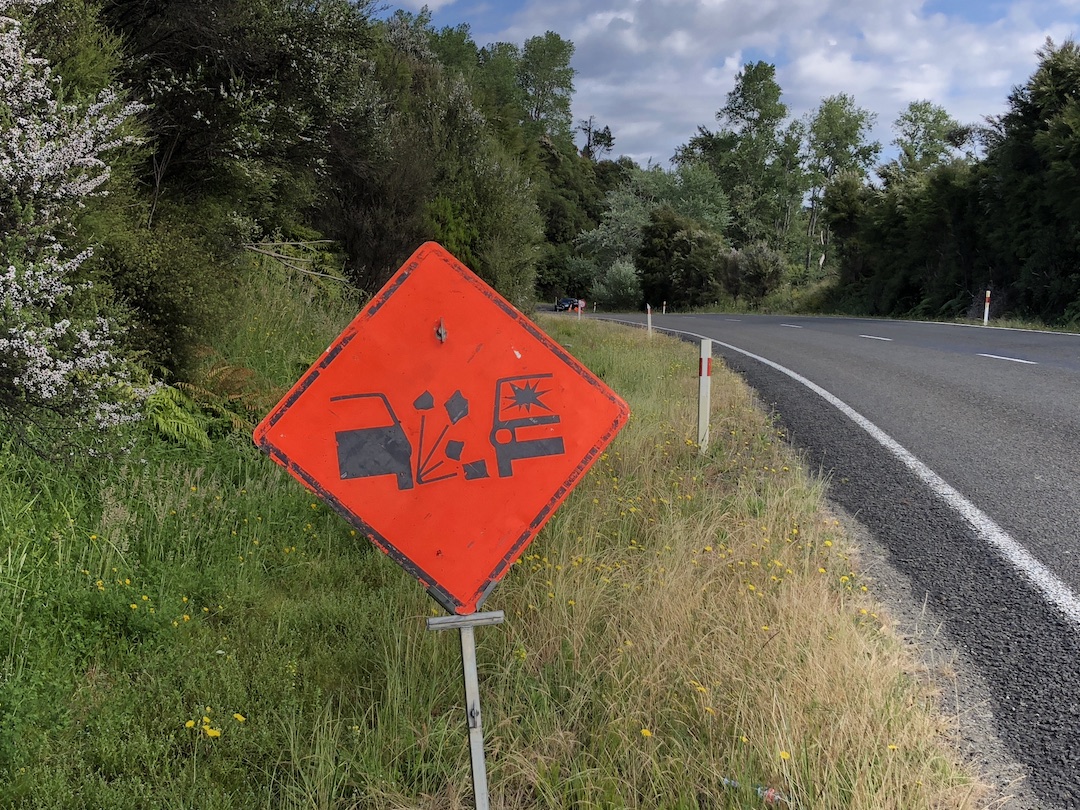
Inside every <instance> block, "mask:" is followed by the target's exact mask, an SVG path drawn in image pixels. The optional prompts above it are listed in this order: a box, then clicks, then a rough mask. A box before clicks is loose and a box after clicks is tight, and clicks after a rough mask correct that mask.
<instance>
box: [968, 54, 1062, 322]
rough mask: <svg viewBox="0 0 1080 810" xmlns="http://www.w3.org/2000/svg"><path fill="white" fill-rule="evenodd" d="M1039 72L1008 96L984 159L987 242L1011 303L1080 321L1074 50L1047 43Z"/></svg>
mask: <svg viewBox="0 0 1080 810" xmlns="http://www.w3.org/2000/svg"><path fill="white" fill-rule="evenodd" d="M1038 56H1039V66H1038V68H1037V69H1036V71H1035V73H1034V74H1032V76H1031V78H1030V79H1029V80H1028V81H1027V83H1026V84H1024V85H1023V86H1021V87H1017V88H1015V89H1014V90H1013V92H1012V93H1011V94H1010V96H1009V106H1008V110H1007V112H1006V113H1005V114H1004V115H1003V116H1002V117H1001V119H1000V121H998V122H997V123H998V131H997V133H996V137H995V139H994V142H993V143H992V144H991V147H990V148H989V150H988V152H987V156H986V163H987V167H988V169H989V178H988V182H987V183H986V185H985V191H984V205H986V206H987V208H988V209H989V214H990V215H989V217H988V218H987V219H988V223H987V224H988V236H989V240H990V242H991V244H992V245H993V247H994V250H995V252H996V254H997V256H998V259H999V267H1000V269H1001V271H1002V274H1003V275H1005V278H1006V279H1007V280H1008V281H1009V283H1010V284H1011V286H1012V289H1013V292H1014V296H1015V302H1014V303H1015V305H1016V306H1017V308H1018V309H1020V310H1021V311H1022V312H1024V313H1025V314H1029V315H1034V316H1036V317H1043V318H1048V319H1065V320H1072V321H1076V320H1078V319H1080V271H1078V270H1077V268H1078V267H1080V233H1078V232H1077V227H1076V222H1077V221H1078V220H1077V217H1078V215H1080V204H1077V200H1076V188H1077V187H1078V185H1080V45H1077V43H1076V42H1074V41H1073V40H1068V41H1066V42H1064V43H1062V44H1061V45H1055V44H1054V42H1053V41H1051V40H1047V42H1046V44H1045V45H1044V46H1043V47H1042V48H1041V49H1040V50H1039V51H1038Z"/></svg>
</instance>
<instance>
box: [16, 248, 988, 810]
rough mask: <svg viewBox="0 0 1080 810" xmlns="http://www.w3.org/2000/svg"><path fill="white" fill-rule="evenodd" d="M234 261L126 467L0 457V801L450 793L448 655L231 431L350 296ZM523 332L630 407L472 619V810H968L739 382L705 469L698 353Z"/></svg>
mask: <svg viewBox="0 0 1080 810" xmlns="http://www.w3.org/2000/svg"><path fill="white" fill-rule="evenodd" d="M240 275H241V276H242V285H243V286H242V290H241V292H242V295H240V296H238V299H237V300H238V302H239V303H238V306H237V309H236V310H235V312H234V315H235V317H234V318H233V319H232V320H231V321H230V326H229V327H228V328H225V329H223V330H221V332H220V334H218V335H217V336H215V337H214V339H213V341H212V342H211V343H210V344H208V346H207V348H206V349H205V351H204V354H203V360H202V365H201V366H200V373H199V376H198V379H199V384H198V385H192V386H191V387H188V388H186V389H185V390H186V391H187V393H184V394H183V395H182V397H180V396H177V397H174V398H173V401H172V402H171V403H170V404H169V405H168V406H162V407H161V408H160V409H159V411H158V412H156V415H152V417H151V418H150V419H149V420H147V421H145V422H143V423H141V424H140V425H139V426H138V427H137V428H136V431H137V432H136V434H135V436H134V437H133V441H134V448H133V450H132V452H131V453H130V454H129V455H128V456H126V457H124V458H123V459H122V460H120V461H106V460H96V459H93V458H85V459H71V460H69V461H68V462H66V463H64V464H57V463H55V462H54V461H47V460H44V459H42V458H40V457H39V456H37V455H36V454H34V453H32V452H29V451H28V450H26V449H25V448H23V447H22V446H20V445H18V444H16V443H12V442H8V443H6V444H5V445H4V446H3V447H2V448H0V473H2V474H0V537H2V541H0V542H2V544H3V545H2V551H0V561H2V567H0V571H2V577H3V582H4V587H3V594H4V599H3V601H2V602H0V627H2V628H3V632H2V637H3V638H5V639H7V641H6V644H5V648H4V649H3V650H2V652H0V667H2V673H3V677H2V679H0V804H3V805H4V806H7V807H26V808H58V809H59V808H64V809H65V810H68V809H69V808H73V807H87V808H90V807H94V808H97V807H108V808H132V809H133V810H134V808H145V807H162V808H168V807H177V808H179V807H200V808H243V807H252V808H255V807H268V806H269V807H298V808H299V807H304V808H308V807H321V808H392V807H400V808H406V807H409V808H416V807H427V808H459V807H468V806H470V804H469V802H470V801H471V799H470V795H471V788H470V777H469V765H468V753H467V745H466V730H465V725H464V717H463V709H462V687H461V673H460V658H459V655H460V653H459V647H458V644H457V639H456V638H455V637H454V634H452V633H431V632H427V631H426V630H425V625H424V619H425V617H426V616H428V615H433V614H434V613H436V612H437V610H436V608H435V606H434V603H433V602H432V601H431V600H430V599H429V598H428V597H427V596H425V595H424V594H423V591H422V589H421V588H420V587H418V586H417V584H416V583H415V582H414V581H413V580H411V579H410V578H409V577H408V576H407V575H406V574H405V573H404V572H402V571H401V570H400V569H398V568H397V566H396V565H394V564H393V563H392V562H391V561H390V560H389V559H388V558H386V557H384V556H383V555H382V554H381V553H379V552H378V551H376V550H374V549H373V547H372V546H371V545H370V544H369V543H368V542H367V541H366V540H364V539H363V538H358V537H356V536H355V533H354V532H353V531H352V530H351V529H350V527H349V526H348V524H346V523H345V522H344V521H343V520H341V519H340V518H339V517H338V516H336V515H335V514H332V513H331V512H329V511H328V510H327V509H326V508H325V507H323V505H322V504H321V503H319V502H318V501H316V500H315V499H313V498H312V497H311V496H310V495H309V494H308V493H307V492H306V491H305V490H304V489H303V488H302V487H300V486H299V485H298V484H297V483H296V482H295V481H294V480H293V479H292V478H290V477H289V476H288V475H287V474H285V473H284V472H283V471H282V470H280V469H279V468H278V467H277V466H276V465H274V464H273V463H272V462H270V461H269V460H268V459H267V458H265V457H264V456H263V455H261V454H260V453H259V452H257V451H256V449H255V448H254V447H253V445H252V444H251V441H250V437H249V432H248V431H249V428H250V421H251V419H252V418H254V417H255V416H256V415H258V414H259V413H260V412H262V411H264V410H265V408H266V407H268V405H269V404H270V403H271V402H272V401H274V398H275V397H276V396H278V395H279V394H280V393H281V392H282V391H283V390H284V389H285V388H286V387H287V386H288V385H289V384H290V383H291V382H292V381H293V380H294V379H295V378H296V376H297V375H298V374H299V372H300V371H301V370H302V369H303V368H304V367H305V366H306V365H307V364H308V363H310V362H311V361H313V360H314V359H315V358H316V357H317V356H318V355H319V353H320V352H321V351H322V349H323V348H325V346H326V345H327V344H328V342H329V340H330V339H331V338H332V337H333V336H334V335H335V334H336V332H337V331H338V330H339V329H340V328H341V327H342V326H343V325H344V324H345V323H346V322H347V321H348V320H349V319H350V318H351V317H352V315H353V314H354V313H355V309H356V302H355V301H353V300H350V299H349V297H348V296H345V295H343V294H342V289H343V288H342V285H339V284H336V283H334V282H329V281H326V280H322V279H317V278H312V277H310V276H306V275H301V274H299V273H297V272H296V271H295V270H293V269H289V268H286V267H285V266H283V265H281V264H280V263H278V262H275V261H273V260H270V259H265V260H263V261H261V262H260V263H253V264H252V265H250V266H249V267H248V268H247V269H246V270H245V271H244V272H243V273H242V274H240ZM542 325H543V326H544V327H545V328H546V329H548V330H549V331H550V333H551V334H552V335H553V336H554V337H555V338H556V339H557V340H559V341H560V342H562V343H563V344H564V345H566V346H567V347H569V349H570V351H571V352H573V353H574V354H575V355H576V356H577V357H579V358H580V359H581V360H582V361H583V362H585V363H586V364H587V365H588V366H590V367H591V368H592V369H593V370H594V371H596V372H597V373H598V374H600V375H601V376H602V377H603V378H604V379H605V380H606V381H607V382H608V383H609V384H611V385H613V386H614V387H615V388H616V389H617V390H618V391H619V392H620V393H621V394H622V395H623V396H624V397H626V399H627V400H628V401H629V403H630V405H631V408H632V411H633V417H632V419H631V422H630V424H629V425H628V426H627V427H626V428H625V429H624V430H623V432H622V433H621V434H620V436H619V437H618V439H617V440H616V442H615V443H614V444H612V445H611V447H610V448H609V450H608V452H607V453H606V454H605V455H604V456H603V457H602V458H601V459H600V460H599V461H598V463H597V464H596V466H595V467H594V468H593V470H592V471H591V472H590V473H589V475H588V476H587V478H586V479H585V480H584V481H583V483H582V484H581V485H580V486H579V487H578V489H576V490H575V491H574V493H572V495H571V497H570V499H569V500H568V502H567V503H566V505H565V506H564V507H563V508H562V509H561V510H560V511H559V512H558V513H557V514H556V515H555V517H554V518H553V519H552V521H551V522H550V523H549V525H548V526H547V527H546V528H545V530H544V532H543V533H542V535H541V536H540V537H539V538H538V539H537V540H536V541H535V542H534V543H533V544H532V545H531V546H530V547H529V548H528V549H527V551H526V553H525V555H524V556H523V557H522V558H521V560H520V562H519V563H518V564H517V565H516V566H514V567H513V569H512V570H511V571H510V573H509V574H508V576H507V577H506V579H505V580H504V581H503V582H502V583H501V584H500V586H499V587H498V588H497V589H496V590H495V592H494V594H493V596H492V598H491V599H490V600H489V602H488V605H487V607H489V608H492V609H502V610H504V611H506V614H507V621H506V623H505V624H503V625H501V626H498V627H490V628H482V629H481V630H479V631H478V633H477V638H478V644H479V660H480V670H481V690H482V700H483V703H484V710H485V731H486V735H487V751H488V765H489V776H490V782H491V785H492V791H493V800H494V806H497V807H505V808H514V807H521V808H533V807H548V808H565V807H612V808H616V807H626V808H655V807H668V808H674V807H684V808H736V807H747V806H757V805H758V804H760V803H761V800H760V799H759V798H758V797H757V795H756V794H755V792H754V786H756V785H761V786H765V787H771V788H775V789H776V790H778V791H779V792H780V793H782V794H783V795H785V796H787V797H789V798H790V800H791V806H798V807H814V808H867V810H870V809H871V808H873V809H874V810H879V809H880V808H898V809H899V808H913V807H935V808H939V807H955V808H962V807H977V806H979V805H978V803H977V796H978V786H977V783H976V781H975V780H974V779H973V777H972V775H971V773H970V772H969V771H968V770H967V769H966V768H965V766H964V764H963V763H960V762H958V761H957V759H956V757H955V755H954V754H953V753H952V752H951V749H950V745H949V736H948V730H949V724H948V721H947V719H945V718H942V717H941V716H939V714H938V713H937V709H936V704H935V700H934V696H933V692H932V689H931V687H930V684H929V682H928V680H927V678H926V677H925V676H924V675H923V674H920V669H919V666H918V665H917V663H916V662H915V661H914V659H913V658H912V657H911V654H910V652H909V651H907V650H906V649H905V648H904V647H903V646H902V645H901V644H900V643H898V641H897V640H896V639H895V638H894V637H893V636H892V635H891V633H890V631H889V626H888V619H887V617H886V616H884V615H881V614H880V613H879V612H878V610H877V608H876V607H875V604H874V601H873V594H872V593H868V592H867V590H866V588H865V586H864V585H863V583H862V581H861V580H860V577H859V574H858V567H857V564H856V563H855V562H853V561H852V560H851V559H850V557H849V551H848V548H847V544H846V542H845V540H844V538H843V536H842V535H841V534H840V532H839V529H838V527H837V525H836V522H835V521H834V520H832V519H831V518H830V516H829V515H828V513H827V512H826V511H824V510H823V505H822V489H821V485H820V484H819V483H817V482H815V481H813V480H811V478H810V477H809V476H808V475H807V473H806V472H805V470H803V469H802V468H801V467H800V465H799V463H798V461H797V459H795V458H794V457H793V456H792V453H791V451H790V450H789V449H788V447H787V446H786V445H785V443H784V441H783V436H781V435H779V434H778V433H777V431H776V429H775V428H774V427H773V426H772V424H771V423H770V421H769V420H768V419H767V418H766V417H765V416H763V415H762V414H761V413H760V412H759V411H757V410H756V409H755V408H754V402H753V400H752V397H751V395H750V394H749V392H748V391H747V389H745V388H744V387H743V386H742V385H741V383H740V382H738V381H737V379H736V378H735V377H734V376H732V375H729V374H725V373H719V374H717V375H716V376H715V377H714V394H713V418H712V433H713V437H714V438H713V442H712V445H711V447H710V449H709V452H708V453H707V454H706V455H705V456H704V457H702V456H701V455H700V454H699V453H698V449H697V448H696V447H695V446H694V445H693V438H692V437H693V436H694V435H695V426H694V419H695V418H696V404H695V402H694V399H693V398H694V396H695V392H696V374H695V370H696V354H695V352H694V350H693V348H692V347H689V346H687V345H685V344H680V343H678V342H675V341H672V340H669V339H667V338H663V337H660V336H655V337H653V338H652V339H651V340H650V339H649V338H648V337H647V336H646V335H645V334H644V333H643V332H640V331H633V330H625V329H621V328H619V327H615V326H611V325H605V324H598V323H593V322H589V321H578V320H577V319H572V318H567V317H548V318H546V319H544V320H543V321H542ZM185 420H186V421H187V422H188V423H189V427H188V429H178V427H177V425H178V424H179V423H180V422H183V421H185ZM167 437H171V438H167ZM725 779H734V780H736V781H738V782H739V783H740V784H741V785H743V786H744V787H742V788H738V789H736V788H733V787H730V786H728V783H726V782H725V781H724V780H725Z"/></svg>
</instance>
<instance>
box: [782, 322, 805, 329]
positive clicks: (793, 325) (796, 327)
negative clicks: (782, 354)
mask: <svg viewBox="0 0 1080 810" xmlns="http://www.w3.org/2000/svg"><path fill="white" fill-rule="evenodd" d="M780 325H781V326H783V327H786V328H788V329H802V327H801V326H796V325H795V324H793V323H782V324H780Z"/></svg>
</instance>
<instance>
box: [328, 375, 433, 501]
mask: <svg viewBox="0 0 1080 810" xmlns="http://www.w3.org/2000/svg"><path fill="white" fill-rule="evenodd" d="M330 401H331V402H345V401H348V402H351V403H352V404H353V405H355V406H357V407H356V408H355V409H350V410H355V411H356V412H355V414H354V413H350V414H349V421H350V422H359V423H360V424H366V425H369V427H362V428H356V429H353V430H339V431H335V433H334V438H335V439H336V440H337V454H338V468H339V470H340V471H341V478H342V480H345V479H350V478H370V477H372V476H376V475H396V476H397V485H398V489H399V490H400V489H412V488H413V477H412V445H411V444H410V443H409V438H408V436H406V435H405V431H404V430H403V429H402V427H401V422H400V421H399V420H398V418H397V414H395V413H394V409H393V408H391V407H390V401H389V400H388V399H387V398H386V395H385V394H348V395H346V396H340V397H331V398H330Z"/></svg>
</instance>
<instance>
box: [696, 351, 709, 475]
mask: <svg viewBox="0 0 1080 810" xmlns="http://www.w3.org/2000/svg"><path fill="white" fill-rule="evenodd" d="M711 409H712V341H711V340H710V339H709V338H702V339H701V351H700V353H699V355H698V417H697V434H698V452H699V453H700V454H701V455H705V452H706V451H707V450H708V449H709V411H710V410H711Z"/></svg>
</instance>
